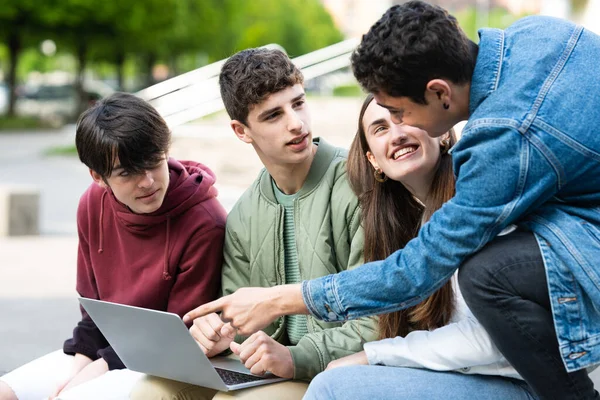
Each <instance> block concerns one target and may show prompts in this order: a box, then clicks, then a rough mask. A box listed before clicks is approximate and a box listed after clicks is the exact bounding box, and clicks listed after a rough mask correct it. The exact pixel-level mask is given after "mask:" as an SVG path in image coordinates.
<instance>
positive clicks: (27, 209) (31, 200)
mask: <svg viewBox="0 0 600 400" xmlns="http://www.w3.org/2000/svg"><path fill="white" fill-rule="evenodd" d="M39 209H40V191H39V189H38V188H36V187H34V186H25V185H0V237H5V236H24V235H39V232H40V229H39V214H40V212H39Z"/></svg>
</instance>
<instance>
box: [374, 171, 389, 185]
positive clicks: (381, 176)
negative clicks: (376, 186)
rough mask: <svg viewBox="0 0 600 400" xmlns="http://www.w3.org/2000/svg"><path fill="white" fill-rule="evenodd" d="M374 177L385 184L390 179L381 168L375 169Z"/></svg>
mask: <svg viewBox="0 0 600 400" xmlns="http://www.w3.org/2000/svg"><path fill="white" fill-rule="evenodd" d="M373 176H374V177H375V180H376V181H377V182H379V183H383V182H385V181H387V180H388V177H387V176H386V175H385V174H384V173H383V171H382V170H380V169H379V168H377V169H375V172H374V173H373Z"/></svg>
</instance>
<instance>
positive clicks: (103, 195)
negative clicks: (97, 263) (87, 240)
mask: <svg viewBox="0 0 600 400" xmlns="http://www.w3.org/2000/svg"><path fill="white" fill-rule="evenodd" d="M107 194H108V191H107V190H105V191H104V193H102V197H101V198H100V221H99V223H98V235H99V237H100V240H99V241H98V254H102V253H103V252H104V249H103V248H102V245H103V241H104V240H103V239H104V233H103V232H102V228H103V227H104V198H105V197H106V195H107Z"/></svg>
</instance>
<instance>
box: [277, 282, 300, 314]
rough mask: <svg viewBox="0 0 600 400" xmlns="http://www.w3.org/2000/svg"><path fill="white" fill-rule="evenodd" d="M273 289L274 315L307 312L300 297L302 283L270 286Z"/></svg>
mask: <svg viewBox="0 0 600 400" xmlns="http://www.w3.org/2000/svg"><path fill="white" fill-rule="evenodd" d="M272 290H273V291H274V299H273V300H274V301H273V302H274V304H275V307H274V310H275V312H276V313H277V315H276V317H281V316H284V315H294V314H308V309H307V308H306V305H305V304H304V299H303V298H302V285H301V284H299V283H296V284H293V285H281V286H274V287H272Z"/></svg>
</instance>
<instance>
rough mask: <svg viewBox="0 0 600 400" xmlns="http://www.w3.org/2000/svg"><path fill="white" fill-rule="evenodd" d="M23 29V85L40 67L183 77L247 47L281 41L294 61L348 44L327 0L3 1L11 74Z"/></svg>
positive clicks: (2, 33) (0, 41)
mask: <svg viewBox="0 0 600 400" xmlns="http://www.w3.org/2000/svg"><path fill="white" fill-rule="evenodd" d="M15 32H18V33H19V34H20V37H21V42H22V46H21V51H22V57H21V65H20V66H19V68H18V70H17V74H18V77H19V78H20V79H21V80H23V79H24V78H25V77H26V74H27V73H28V72H30V71H32V70H37V71H40V72H44V71H50V70H53V69H63V70H67V71H69V72H76V71H77V70H78V68H81V67H83V68H86V67H87V68H90V67H92V68H94V69H97V70H98V72H100V75H102V76H107V75H111V74H112V75H113V76H114V74H115V73H116V71H121V72H123V73H126V74H129V76H131V75H133V74H138V75H139V73H140V72H141V73H147V72H148V68H150V67H151V65H152V64H151V62H154V61H157V62H163V63H166V64H168V65H169V67H170V68H171V70H172V71H174V72H176V73H183V72H186V71H187V70H190V69H194V68H198V67H200V66H202V65H203V64H206V63H209V62H213V61H216V60H220V59H223V58H225V57H228V56H230V55H231V54H233V53H234V52H236V51H239V50H242V49H244V48H247V47H257V46H262V45H265V44H268V43H278V44H280V45H282V46H283V47H284V48H285V49H286V50H287V51H288V53H289V54H290V56H292V57H294V56H298V55H301V54H305V53H307V52H310V51H312V50H316V49H318V48H321V47H324V46H327V45H330V44H333V43H336V42H338V41H340V40H342V39H343V37H342V34H341V33H340V32H339V30H338V29H337V28H336V27H335V26H334V24H333V21H332V19H331V17H330V15H329V14H328V13H327V12H326V11H325V9H324V8H323V6H322V4H321V1H320V0H284V1H282V0H253V1H247V0H143V1H140V0H118V1H110V0H109V1H97V0H3V1H2V7H0V67H1V68H2V69H3V71H4V72H5V75H6V72H7V71H8V69H9V66H8V62H7V58H8V52H7V50H6V49H7V47H6V43H8V42H7V37H8V36H7V35H8V34H9V33H15ZM45 39H52V40H54V42H55V43H56V46H57V49H58V53H57V54H56V55H55V56H52V57H47V56H44V55H43V54H41V52H40V50H39V45H40V42H41V41H42V40H45ZM140 61H143V62H140ZM109 64H110V65H112V67H110V66H108V65H109ZM78 66H79V67H78ZM115 66H116V67H115ZM79 72H82V70H80V71H79Z"/></svg>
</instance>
